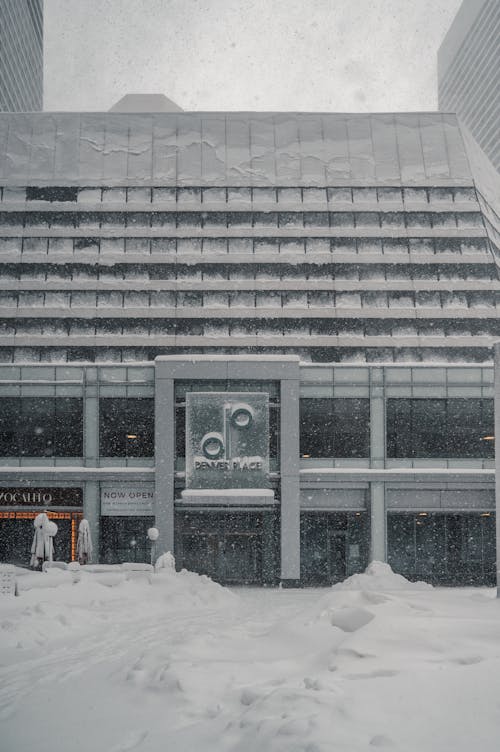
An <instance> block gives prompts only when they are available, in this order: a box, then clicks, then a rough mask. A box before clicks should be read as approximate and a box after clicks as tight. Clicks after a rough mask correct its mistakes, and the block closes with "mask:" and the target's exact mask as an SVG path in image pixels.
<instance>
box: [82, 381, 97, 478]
mask: <svg viewBox="0 0 500 752" xmlns="http://www.w3.org/2000/svg"><path fill="white" fill-rule="evenodd" d="M83 435H84V447H83V453H84V460H85V466H86V467H97V466H98V464H99V397H98V391H97V385H96V384H92V385H89V386H86V387H85V397H84V414H83Z"/></svg>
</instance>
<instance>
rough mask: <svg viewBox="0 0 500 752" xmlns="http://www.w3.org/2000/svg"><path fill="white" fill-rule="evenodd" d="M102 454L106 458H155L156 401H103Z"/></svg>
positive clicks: (100, 436)
mask: <svg viewBox="0 0 500 752" xmlns="http://www.w3.org/2000/svg"><path fill="white" fill-rule="evenodd" d="M99 452H100V454H101V456H103V457H152V456H153V455H154V400H153V399H152V398H149V397H145V398H121V397H120V398H118V397H106V398H103V399H101V400H100V402H99Z"/></svg>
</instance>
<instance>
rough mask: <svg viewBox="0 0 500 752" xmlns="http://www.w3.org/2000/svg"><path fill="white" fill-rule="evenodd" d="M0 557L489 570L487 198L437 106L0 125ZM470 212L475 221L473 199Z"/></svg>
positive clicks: (208, 566) (274, 577)
mask: <svg viewBox="0 0 500 752" xmlns="http://www.w3.org/2000/svg"><path fill="white" fill-rule="evenodd" d="M0 144H2V150H1V152H0V185H1V186H2V189H1V193H0V198H1V202H0V215H1V220H2V221H1V223H0V253H1V257H0V258H1V265H2V273H1V275H0V278H1V287H2V292H1V296H0V306H1V309H0V310H1V315H0V320H1V326H2V330H1V333H0V357H1V360H2V363H1V366H0V369H1V370H0V559H4V560H9V561H17V562H18V563H22V562H24V563H27V560H29V553H28V552H29V543H30V541H31V532H32V522H33V518H34V516H35V514H36V513H37V512H39V511H41V510H44V509H47V510H49V512H50V513H51V514H52V515H53V516H55V518H56V520H58V524H59V533H58V537H57V538H56V550H57V551H58V555H59V556H60V557H61V558H66V559H67V558H69V557H71V556H73V555H74V546H75V542H76V537H75V536H76V529H77V523H78V520H79V519H81V516H82V515H84V516H85V517H86V518H87V519H88V520H89V522H90V524H91V528H92V531H93V537H94V542H95V543H96V547H97V550H98V553H97V555H98V557H99V559H100V560H101V561H103V562H109V563H111V562H118V561H123V560H129V559H131V558H132V559H134V558H135V559H137V560H149V557H150V556H151V551H150V548H149V546H150V544H149V542H148V539H147V536H146V531H147V529H148V527H151V525H153V523H154V524H155V525H156V526H157V527H158V529H159V531H160V539H159V541H158V544H157V550H156V552H153V553H159V552H161V551H164V550H173V551H174V552H175V555H176V559H177V563H178V565H179V566H185V567H187V568H191V569H194V570H196V571H201V572H206V573H208V574H210V575H211V576H213V577H214V578H216V579H218V580H220V581H222V582H229V583H242V582H244V583H254V584H259V583H260V584H276V583H278V582H282V583H283V584H289V585H294V584H303V585H308V584H328V583H331V582H335V581H338V580H340V579H343V578H344V577H345V576H347V575H349V574H352V573H354V572H357V571H360V570H362V569H363V568H364V567H365V566H366V564H367V562H368V561H369V560H370V559H378V560H385V561H389V562H390V563H391V565H392V566H393V567H394V569H395V570H396V571H399V572H401V573H402V574H405V575H406V576H408V577H410V578H412V579H418V578H420V579H427V580H430V581H432V582H437V583H445V584H480V583H493V582H494V579H495V551H494V548H495V532H494V529H495V502H494V495H495V494H494V450H493V438H494V425H493V422H494V421H493V396H494V389H493V343H494V341H495V340H496V339H498V332H499V323H498V314H497V305H498V300H499V282H498V267H497V264H498V248H497V245H496V239H497V236H496V235H495V227H494V225H493V224H492V222H493V223H494V222H496V220H497V219H498V215H497V214H496V213H495V212H496V211H497V207H495V206H492V205H490V204H488V203H487V202H485V200H484V198H481V199H480V196H479V192H478V186H477V183H476V179H475V178H474V175H473V172H471V168H470V164H469V161H470V158H469V155H468V153H467V151H466V148H465V146H464V141H463V138H462V134H461V131H460V128H459V126H458V123H457V120H456V118H455V116H452V115H443V114H440V113H424V114H397V115H391V114H388V115H331V114H314V113H311V114H290V113H280V114H273V113H265V114H264V113H208V114H207V113H179V114H177V113H154V114H147V113H146V114H144V113H141V114H140V115H139V114H135V115H134V114H130V113H104V114H101V113H97V114H85V115H84V114H82V115H76V114H61V113H56V114H55V113H43V114H31V115H26V114H21V115H4V116H0ZM486 210H488V211H489V212H490V214H489V215H488V216H486Z"/></svg>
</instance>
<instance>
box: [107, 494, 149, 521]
mask: <svg viewBox="0 0 500 752" xmlns="http://www.w3.org/2000/svg"><path fill="white" fill-rule="evenodd" d="M153 502H154V491H153V489H152V488H150V489H149V488H101V515H103V516H105V517H135V516H138V517H141V516H152V515H154V509H153Z"/></svg>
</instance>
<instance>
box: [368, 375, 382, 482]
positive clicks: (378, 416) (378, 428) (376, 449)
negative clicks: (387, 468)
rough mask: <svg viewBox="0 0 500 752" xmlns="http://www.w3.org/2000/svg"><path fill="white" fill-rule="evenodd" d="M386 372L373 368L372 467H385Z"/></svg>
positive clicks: (371, 402) (371, 401) (371, 411)
mask: <svg viewBox="0 0 500 752" xmlns="http://www.w3.org/2000/svg"><path fill="white" fill-rule="evenodd" d="M383 379H384V372H383V369H382V368H373V369H372V371H371V378H370V467H373V468H383V467H384V465H385V398H384V381H383Z"/></svg>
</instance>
